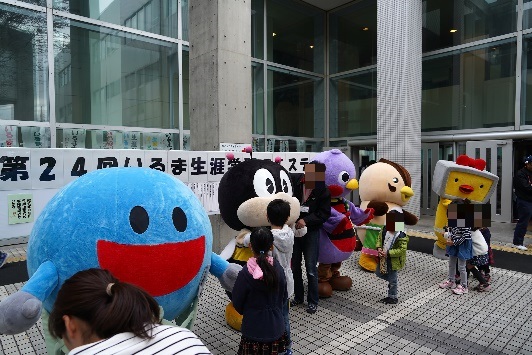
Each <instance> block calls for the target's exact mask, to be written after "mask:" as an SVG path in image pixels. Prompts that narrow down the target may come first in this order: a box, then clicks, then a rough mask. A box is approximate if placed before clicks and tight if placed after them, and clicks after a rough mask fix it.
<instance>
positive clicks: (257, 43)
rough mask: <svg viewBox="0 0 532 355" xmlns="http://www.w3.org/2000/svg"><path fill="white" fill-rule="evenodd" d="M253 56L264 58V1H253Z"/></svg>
mask: <svg viewBox="0 0 532 355" xmlns="http://www.w3.org/2000/svg"><path fill="white" fill-rule="evenodd" d="M251 56H252V57H253V58H259V59H263V58H264V0H251Z"/></svg>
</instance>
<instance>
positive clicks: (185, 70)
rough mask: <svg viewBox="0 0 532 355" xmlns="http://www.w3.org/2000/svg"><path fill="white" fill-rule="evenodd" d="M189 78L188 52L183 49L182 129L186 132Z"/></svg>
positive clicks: (187, 124) (188, 114)
mask: <svg viewBox="0 0 532 355" xmlns="http://www.w3.org/2000/svg"><path fill="white" fill-rule="evenodd" d="M189 78H190V76H189V52H188V48H183V129H186V130H190V113H189V107H190V106H189V85H190V84H189V83H190V80H189ZM176 117H177V116H176Z"/></svg>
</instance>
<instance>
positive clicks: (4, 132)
mask: <svg viewBox="0 0 532 355" xmlns="http://www.w3.org/2000/svg"><path fill="white" fill-rule="evenodd" d="M0 147H6V148H15V147H18V137H17V127H15V126H0Z"/></svg>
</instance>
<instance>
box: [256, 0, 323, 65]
mask: <svg viewBox="0 0 532 355" xmlns="http://www.w3.org/2000/svg"><path fill="white" fill-rule="evenodd" d="M267 13H268V18H267V21H268V22H267V26H266V27H267V36H266V37H267V43H268V56H267V57H268V60H269V61H272V62H275V63H279V64H284V65H287V66H290V67H295V68H299V69H304V70H308V71H311V72H317V73H323V56H324V43H323V42H324V17H325V12H324V11H322V10H319V9H318V8H315V7H312V6H307V5H305V4H303V3H301V2H296V1H293V0H270V1H268V2H267Z"/></svg>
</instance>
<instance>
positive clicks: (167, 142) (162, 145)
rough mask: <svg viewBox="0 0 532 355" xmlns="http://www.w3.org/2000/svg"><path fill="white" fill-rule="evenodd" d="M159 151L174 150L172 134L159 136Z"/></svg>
mask: <svg viewBox="0 0 532 355" xmlns="http://www.w3.org/2000/svg"><path fill="white" fill-rule="evenodd" d="M159 149H161V150H170V149H174V137H173V134H172V133H160V134H159Z"/></svg>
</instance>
